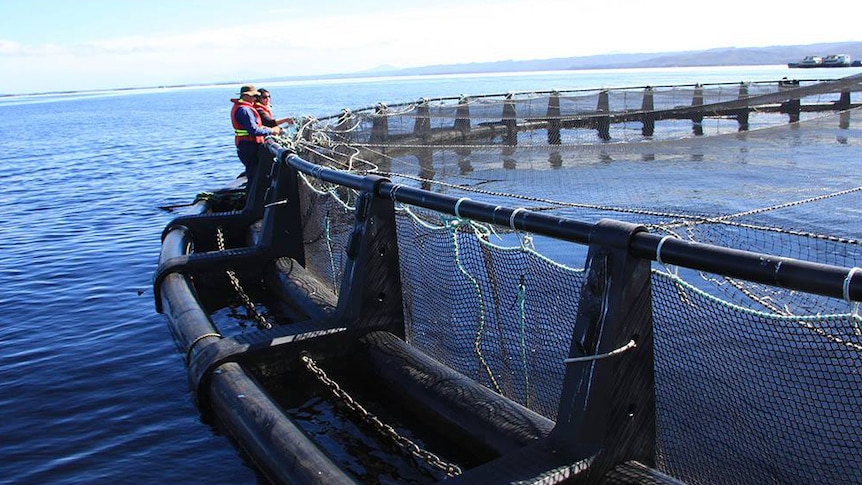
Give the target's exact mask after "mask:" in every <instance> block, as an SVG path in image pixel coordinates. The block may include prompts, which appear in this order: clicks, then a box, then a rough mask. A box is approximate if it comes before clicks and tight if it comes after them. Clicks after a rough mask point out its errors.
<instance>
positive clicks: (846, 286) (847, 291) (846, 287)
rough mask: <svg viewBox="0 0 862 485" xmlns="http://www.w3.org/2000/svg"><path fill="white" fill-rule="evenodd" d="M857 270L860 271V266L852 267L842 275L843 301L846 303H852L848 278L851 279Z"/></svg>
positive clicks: (861, 269)
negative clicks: (844, 275)
mask: <svg viewBox="0 0 862 485" xmlns="http://www.w3.org/2000/svg"><path fill="white" fill-rule="evenodd" d="M857 271H862V268H857V267H855V266H854V267H852V268H850V271H848V272H847V276H846V277H844V301H846V302H847V303H853V300H851V299H850V280H852V279H853V275H854V274H856V272H857Z"/></svg>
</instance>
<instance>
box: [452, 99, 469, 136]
mask: <svg viewBox="0 0 862 485" xmlns="http://www.w3.org/2000/svg"><path fill="white" fill-rule="evenodd" d="M453 128H455V129H456V130H458V131H460V132H461V134H462V135H466V134H467V133H470V99H469V98H468V97H467V96H461V98H460V99H459V100H458V108H457V110H456V111H455V124H454V125H453Z"/></svg>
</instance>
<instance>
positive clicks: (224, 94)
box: [0, 67, 860, 484]
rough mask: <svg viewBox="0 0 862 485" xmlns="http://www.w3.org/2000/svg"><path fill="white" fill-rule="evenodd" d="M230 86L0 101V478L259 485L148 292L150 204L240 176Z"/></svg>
mask: <svg viewBox="0 0 862 485" xmlns="http://www.w3.org/2000/svg"><path fill="white" fill-rule="evenodd" d="M859 71H860V70H859V69H841V70H829V71H828V72H825V71H824V72H818V73H816V77H823V76H829V77H841V76H846V75H850V74H856V73H858V72H859ZM783 76H788V77H804V78H813V77H815V74H813V73H809V72H804V73H800V72H799V71H790V70H788V69H785V68H782V67H745V68H713V69H676V70H667V69H661V70H624V71H589V72H577V71H576V72H554V73H541V74H537V73H529V74H523V73H521V74H512V75H497V76H446V77H439V78H432V77H419V78H402V79H380V80H375V81H369V80H365V81H327V82H320V83H292V84H291V83H283V84H273V85H268V86H266V87H268V88H270V90H271V91H272V92H273V95H274V105H275V112H276V114H278V115H279V116H285V115H296V116H300V115H306V114H311V115H315V116H324V115H330V114H336V113H338V112H339V111H340V110H341V109H342V108H359V107H365V106H370V105H373V104H375V103H377V102H387V103H397V102H401V101H410V100H415V99H418V98H420V97H423V96H425V97H437V96H454V95H459V94H468V95H470V94H482V93H505V92H509V91H527V90H548V89H570V88H589V87H612V86H628V85H636V86H642V85H646V84H653V85H658V84H673V83H695V82H702V83H709V82H724V81H758V80H771V79H777V78H780V77H783ZM234 91H235V87H234V86H229V87H225V86H223V87H202V88H186V89H162V90H150V91H124V92H106V93H88V94H86V95H81V94H78V95H64V96H34V97H17V98H0V118H2V119H3V120H4V123H2V125H0V139H2V140H3V149H2V150H0V180H2V183H3V190H2V192H0V211H2V214H3V218H2V224H0V332H2V334H0V335H2V337H0V386H2V393H0V416H3V418H4V419H3V420H2V421H0V457H2V458H0V482H2V483H28V484H30V483H53V484H65V483H87V484H90V483H235V484H254V483H257V481H258V478H257V477H256V475H255V473H254V471H253V470H252V469H251V468H249V466H248V465H247V464H246V463H245V462H244V461H243V459H242V458H241V457H240V456H239V455H238V453H237V451H236V450H235V448H234V447H233V446H232V445H231V443H230V442H229V441H228V440H227V439H226V438H225V437H223V436H220V435H217V434H215V433H214V432H213V430H212V429H211V428H209V427H208V426H207V425H206V424H203V423H201V421H200V419H199V417H198V412H197V410H196V409H195V407H194V406H193V404H192V401H191V398H190V394H189V390H188V387H187V384H186V372H185V368H184V365H183V361H182V357H181V356H180V355H179V354H178V353H177V351H176V349H175V347H174V343H173V340H172V338H171V335H170V333H169V331H168V330H167V327H166V325H165V322H164V320H163V318H162V316H160V315H158V314H156V313H155V311H154V308H153V301H152V299H153V295H152V290H151V288H150V283H151V277H152V272H153V270H154V269H155V264H156V260H157V257H158V253H159V235H160V233H161V230H162V228H163V227H164V225H165V224H166V223H167V222H168V221H169V220H170V219H171V218H172V217H173V215H172V214H170V213H167V212H164V211H162V210H160V209H159V206H164V205H171V204H182V203H187V202H190V201H191V200H192V199H193V198H194V195H195V194H196V193H198V192H200V191H202V190H207V189H215V188H219V187H221V186H223V185H224V184H226V183H227V182H229V181H230V180H232V179H233V178H234V177H235V175H236V174H237V173H238V172H239V170H240V167H241V165H240V163H239V161H238V160H237V159H236V157H235V154H234V151H233V147H232V143H233V141H232V137H231V131H230V125H229V121H228V113H229V109H230V103H229V102H228V99H229V98H230V97H232V96H233V95H234ZM854 101H855V100H854ZM857 150H858V148H857Z"/></svg>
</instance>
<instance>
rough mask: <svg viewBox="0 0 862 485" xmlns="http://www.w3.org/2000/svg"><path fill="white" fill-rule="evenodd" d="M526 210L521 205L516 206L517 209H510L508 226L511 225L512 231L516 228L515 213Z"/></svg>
mask: <svg viewBox="0 0 862 485" xmlns="http://www.w3.org/2000/svg"><path fill="white" fill-rule="evenodd" d="M526 210H527V209H525V208H523V207H518V208H517V209H515V210H513V211H512V215H511V216H509V227H511V228H512V230H513V231H517V229H515V214H517V213H518V212H520V211H526Z"/></svg>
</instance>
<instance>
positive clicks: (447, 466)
mask: <svg viewBox="0 0 862 485" xmlns="http://www.w3.org/2000/svg"><path fill="white" fill-rule="evenodd" d="M299 359H300V360H301V361H302V362H303V364H305V367H306V368H307V369H308V370H309V371H310V372H311V373H312V374H314V375H315V376H316V377H317V379H318V380H320V382H322V383H323V384H324V385H325V386H326V387H328V388H329V390H330V391H331V392H332V394H334V395H335V397H337V398H338V399H340V400H341V401H342V402H343V403H344V405H345V406H347V408H348V409H350V410H351V411H352V412H353V413H355V414H356V415H357V416H358V417H359V418H361V419H362V421H364V422H365V423H367V424H369V425H370V426H372V427H373V428H374V429H375V430H376V431H377V432H378V433H379V434H380V435H381V436H383V437H384V438H386V439H388V440H390V441H391V442H392V443H394V444H395V445H397V446H398V447H399V448H400V449H401V451H403V452H404V453H405V454H407V455H410V456H414V457H416V458H419V459H421V460H424V461H425V463H428V464H429V465H431V466H432V467H434V468H437V469H438V470H441V471H443V472H444V473H446V476H449V477H455V476H458V475H460V474H461V467H459V466H458V465H456V464H454V463H449V462H446V461H444V460H442V459H441V458H440V457H439V456H437V455H435V454H434V453H431V452H430V451H428V450H423V449H422V448H420V447H419V445H417V444H416V443H415V442H413V441H411V440H410V439H409V438H407V437H405V436H402V435H400V434H398V432H397V431H395V429H394V428H392V426H390V425H388V424H386V423H384V422H382V421H380V418H378V417H377V416H375V415H374V414H371V413H370V412H368V410H366V409H365V408H364V407H363V406H362V405H361V404H359V403H358V402H356V400H354V399H353V397H351V396H350V394H348V393H347V392H345V391H344V389H342V388H341V386H339V385H338V383H337V382H335V381H333V380H332V379H330V378H329V376H327V375H326V372H324V371H323V369H321V368H320V367H318V366H317V363H316V362H315V361H314V359H312V358H311V356H310V355H308V354H306V353H303V354H302V355H300V357H299Z"/></svg>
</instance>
